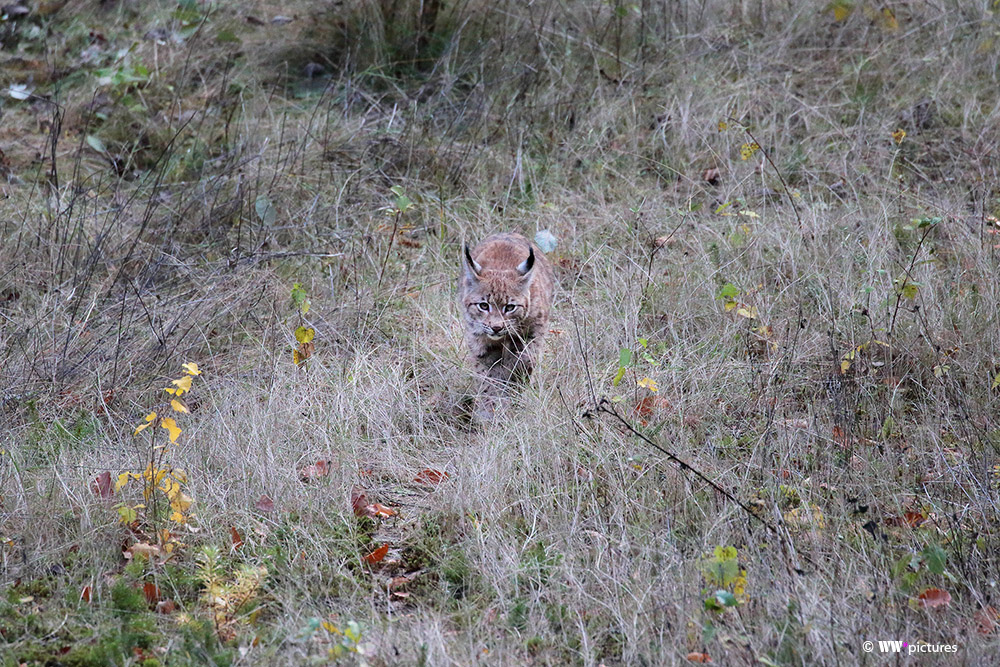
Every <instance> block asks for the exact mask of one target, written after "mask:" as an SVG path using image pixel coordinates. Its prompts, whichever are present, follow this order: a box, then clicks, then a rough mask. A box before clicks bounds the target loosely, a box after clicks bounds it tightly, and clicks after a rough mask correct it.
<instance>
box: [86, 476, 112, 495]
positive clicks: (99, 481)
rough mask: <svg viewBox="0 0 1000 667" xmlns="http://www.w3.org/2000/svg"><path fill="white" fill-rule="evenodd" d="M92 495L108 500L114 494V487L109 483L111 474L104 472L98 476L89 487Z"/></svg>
mask: <svg viewBox="0 0 1000 667" xmlns="http://www.w3.org/2000/svg"><path fill="white" fill-rule="evenodd" d="M90 488H91V490H92V491H93V492H94V495H97V496H100V497H101V498H110V497H111V496H113V495H114V494H115V485H114V484H113V483H112V482H111V473H110V472H108V471H107V470H105V471H104V472H102V473H101V474H100V475H98V476H97V477H96V478H95V479H94V481H93V483H91V485H90Z"/></svg>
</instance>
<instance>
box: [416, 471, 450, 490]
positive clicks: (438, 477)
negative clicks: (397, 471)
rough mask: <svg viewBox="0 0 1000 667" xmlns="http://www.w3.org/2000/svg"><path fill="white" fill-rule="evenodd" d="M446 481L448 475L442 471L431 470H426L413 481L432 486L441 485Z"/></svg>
mask: <svg viewBox="0 0 1000 667" xmlns="http://www.w3.org/2000/svg"><path fill="white" fill-rule="evenodd" d="M446 479H448V473H446V472H441V471H440V470H432V469H431V468H424V469H423V470H421V471H420V472H419V473H418V474H417V476H416V477H415V478H414V479H413V481H414V482H416V483H417V484H426V485H428V486H432V485H434V484H440V483H441V482H443V481H444V480H446Z"/></svg>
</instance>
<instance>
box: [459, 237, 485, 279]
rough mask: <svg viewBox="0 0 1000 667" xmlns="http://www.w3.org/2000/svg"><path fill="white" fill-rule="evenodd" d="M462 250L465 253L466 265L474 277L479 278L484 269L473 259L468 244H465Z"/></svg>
mask: <svg viewBox="0 0 1000 667" xmlns="http://www.w3.org/2000/svg"><path fill="white" fill-rule="evenodd" d="M462 249H463V250H464V252H465V265H466V266H467V267H468V269H469V271H471V272H472V275H474V276H478V275H479V273H480V272H481V271H482V270H483V267H481V266H479V264H478V263H477V262H476V260H474V259H472V253H471V252H469V244H468V243H466V244H464V245H463V246H462Z"/></svg>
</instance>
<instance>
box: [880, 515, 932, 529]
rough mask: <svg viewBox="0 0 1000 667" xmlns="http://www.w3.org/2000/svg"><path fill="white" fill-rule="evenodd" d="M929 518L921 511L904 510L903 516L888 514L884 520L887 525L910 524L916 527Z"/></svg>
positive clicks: (911, 526)
mask: <svg viewBox="0 0 1000 667" xmlns="http://www.w3.org/2000/svg"><path fill="white" fill-rule="evenodd" d="M926 520H927V517H925V516H924V515H923V514H921V513H920V512H904V513H903V516H887V517H886V518H885V519H884V520H883V522H884V523H885V525H887V526H909V527H910V528H916V527H917V526H919V525H920V524H922V523H923V522H924V521H926Z"/></svg>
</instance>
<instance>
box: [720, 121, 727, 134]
mask: <svg viewBox="0 0 1000 667" xmlns="http://www.w3.org/2000/svg"><path fill="white" fill-rule="evenodd" d="M728 128H729V123H727V122H726V121H724V120H720V121H719V132H725V131H726V130H727V129H728Z"/></svg>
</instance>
